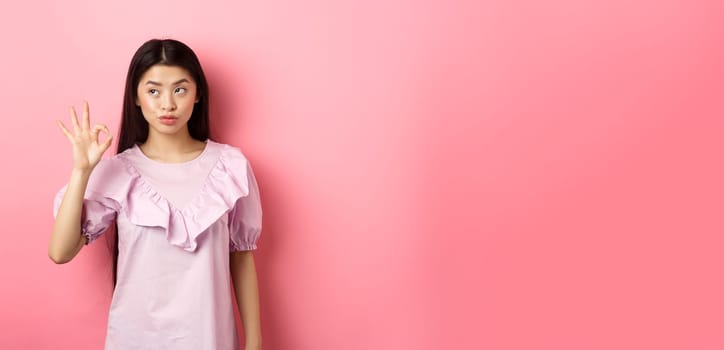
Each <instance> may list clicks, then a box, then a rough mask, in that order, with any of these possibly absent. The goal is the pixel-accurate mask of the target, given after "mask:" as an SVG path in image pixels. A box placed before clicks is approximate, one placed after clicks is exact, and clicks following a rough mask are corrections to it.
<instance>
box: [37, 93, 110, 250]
mask: <svg viewBox="0 0 724 350" xmlns="http://www.w3.org/2000/svg"><path fill="white" fill-rule="evenodd" d="M70 121H71V123H72V124H73V131H72V132H71V131H70V130H68V128H66V127H65V125H64V124H63V122H61V121H60V120H58V121H57V124H58V128H60V131H61V132H63V134H64V135H65V137H66V138H68V141H70V144H71V146H72V148H73V172H72V173H71V175H70V181H68V187H67V188H66V192H65V194H64V195H63V200H62V202H61V204H60V207H59V208H58V213H57V214H56V216H55V222H54V223H53V233H52V235H51V237H50V243H48V256H49V257H50V259H51V260H53V261H54V262H55V263H57V264H63V263H67V262H69V261H71V260H72V259H73V257H75V256H76V254H78V252H79V251H80V249H81V248H83V245H84V244H85V242H86V237H84V236H83V235H82V234H81V227H80V226H81V222H80V220H81V217H82V216H81V213H82V211H83V197H84V195H85V190H86V187H88V180H89V179H90V175H91V172H92V171H93V168H94V167H95V166H96V165H97V164H98V162H100V160H101V156H103V153H104V152H105V151H106V150H107V149H108V147H110V146H111V140H112V137H111V136H110V131H109V130H108V128H107V127H106V126H105V125H102V124H96V125H95V126H93V127H92V128H91V126H90V107H89V106H88V102H87V101H83V115H82V117H81V121H80V122H79V121H78V115H77V114H76V113H75V109H74V108H73V107H71V108H70ZM101 131H105V132H107V133H108V135H109V137H108V138H107V139H106V140H105V141H103V142H99V141H98V136H99V134H100V132H101Z"/></svg>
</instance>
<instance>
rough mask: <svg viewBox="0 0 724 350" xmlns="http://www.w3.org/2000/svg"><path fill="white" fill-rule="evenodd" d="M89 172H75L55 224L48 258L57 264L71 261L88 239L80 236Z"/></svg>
mask: <svg viewBox="0 0 724 350" xmlns="http://www.w3.org/2000/svg"><path fill="white" fill-rule="evenodd" d="M90 173H91V172H90V171H88V170H75V169H74V170H73V172H72V173H71V175H70V181H68V187H67V189H66V192H65V194H64V195H63V201H62V202H61V203H60V207H59V208H58V214H57V215H56V217H55V222H54V223H53V234H52V236H51V237H50V243H49V244H48V256H49V257H50V259H51V260H53V261H54V262H55V263H56V264H64V263H67V262H69V261H71V260H72V259H73V258H74V257H75V256H76V255H77V254H78V252H79V251H80V249H81V248H83V245H84V244H85V241H86V238H85V236H83V235H82V234H80V232H81V231H80V220H81V212H82V210H83V194H84V193H85V189H86V187H87V186H88V179H89V178H90Z"/></svg>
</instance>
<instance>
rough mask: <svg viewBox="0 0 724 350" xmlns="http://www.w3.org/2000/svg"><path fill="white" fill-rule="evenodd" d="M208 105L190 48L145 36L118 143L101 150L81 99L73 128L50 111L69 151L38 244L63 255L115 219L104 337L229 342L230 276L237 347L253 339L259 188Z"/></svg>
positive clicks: (141, 342) (134, 345)
mask: <svg viewBox="0 0 724 350" xmlns="http://www.w3.org/2000/svg"><path fill="white" fill-rule="evenodd" d="M208 107H209V100H208V88H207V85H206V79H205V77H204V73H203V70H202V68H201V65H200V63H199V61H198V58H197V57H196V55H195V54H194V52H193V51H192V50H191V49H190V48H189V47H188V46H186V45H185V44H183V43H181V42H179V41H176V40H156V39H154V40H150V41H148V42H146V43H144V44H143V45H142V46H141V47H140V48H139V49H138V50H137V52H136V54H135V55H134V56H133V59H132V60H131V64H130V67H129V70H128V75H127V77H126V88H125V95H124V99H123V116H122V121H121V130H120V135H119V142H118V150H117V154H116V155H114V156H113V157H111V158H108V159H101V156H102V155H103V153H104V152H105V151H106V150H107V149H108V148H109V147H110V144H111V137H110V132H109V131H108V128H107V127H106V126H103V125H95V126H93V127H91V123H90V115H89V114H90V113H89V107H88V103H87V102H84V109H83V113H82V118H81V120H80V121H78V118H77V115H76V113H75V111H74V110H73V109H72V108H71V122H72V124H73V127H72V129H73V131H71V130H69V129H68V128H67V127H66V126H65V125H64V124H63V123H62V122H60V121H58V126H59V128H60V129H61V131H62V132H63V134H64V135H65V136H66V137H67V138H68V140H69V141H70V143H71V145H72V150H73V162H74V163H73V170H72V172H71V176H70V180H69V182H68V184H67V185H66V186H65V187H63V188H62V189H61V190H60V191H59V192H58V194H57V196H56V199H55V205H54V214H55V217H56V218H55V222H54V225H53V233H52V237H51V239H50V243H49V247H48V253H49V256H50V258H51V259H52V260H53V261H55V262H56V263H66V262H68V261H70V260H71V259H73V257H75V255H76V254H77V253H78V252H79V251H80V249H81V248H82V247H83V246H84V245H87V244H89V243H91V242H93V241H94V240H96V239H97V238H98V237H99V236H100V235H102V234H103V233H104V232H106V230H107V228H109V227H110V226H111V225H116V227H117V231H116V232H117V234H116V238H115V241H116V248H115V251H116V254H114V264H113V266H114V285H115V289H114V293H113V300H112V303H111V306H110V312H109V318H108V329H107V334H106V343H105V349H154V350H157V349H179V350H180V349H195V350H198V349H234V350H235V349H238V340H237V333H236V326H235V321H234V312H233V303H232V300H231V293H230V283H232V282H233V284H234V290H235V297H236V301H237V303H238V305H239V307H240V313H241V316H242V321H243V325H244V333H245V338H246V344H245V349H260V348H261V330H260V324H259V323H260V322H259V298H258V287H257V278H256V268H255V266H254V258H253V255H252V251H253V250H254V249H256V241H257V239H258V238H259V234H260V232H261V217H262V210H261V203H260V199H259V191H258V187H257V183H256V179H255V177H254V173H253V172H252V169H251V166H250V165H249V162H248V161H247V159H246V158H245V157H244V155H243V154H242V152H241V151H240V150H239V149H238V148H235V147H232V146H229V145H225V144H221V143H217V142H214V141H212V140H211V139H210V138H209V119H208ZM101 132H106V133H108V134H109V136H108V137H107V138H106V140H105V141H103V142H101V141H100V140H99V136H100V133H101ZM230 275H231V276H232V277H231V279H230V278H229V276H230Z"/></svg>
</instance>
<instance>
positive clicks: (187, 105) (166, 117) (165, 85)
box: [136, 64, 198, 135]
mask: <svg viewBox="0 0 724 350" xmlns="http://www.w3.org/2000/svg"><path fill="white" fill-rule="evenodd" d="M196 95H197V94H196V82H195V81H194V80H193V78H191V74H189V72H188V71H186V70H185V69H183V68H181V67H177V66H165V65H160V64H157V65H154V66H151V68H149V69H148V70H147V71H146V72H145V73H144V74H143V75H142V76H141V80H140V82H139V83H138V88H137V91H136V96H137V97H136V105H138V106H139V107H141V112H143V117H144V118H145V119H146V121H147V122H148V125H149V132H152V130H153V131H155V132H158V133H161V134H167V135H173V134H176V133H178V132H179V131H181V130H183V131H184V132H188V128H187V126H186V123H187V122H188V121H189V119H190V118H191V113H192V112H193V110H194V104H195V103H196V102H198V97H197V96H196Z"/></svg>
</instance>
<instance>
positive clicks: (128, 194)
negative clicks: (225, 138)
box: [103, 145, 249, 252]
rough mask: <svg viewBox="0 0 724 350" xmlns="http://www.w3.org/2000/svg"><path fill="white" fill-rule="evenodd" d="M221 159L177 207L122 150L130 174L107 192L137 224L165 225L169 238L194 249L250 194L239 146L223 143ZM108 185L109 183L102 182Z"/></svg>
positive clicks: (122, 156)
mask: <svg viewBox="0 0 724 350" xmlns="http://www.w3.org/2000/svg"><path fill="white" fill-rule="evenodd" d="M222 146H223V149H222V150H221V153H220V155H219V159H218V160H217V162H216V164H215V165H214V166H213V167H212V169H211V171H210V172H209V174H208V178H207V179H206V181H205V182H204V184H203V186H202V188H201V191H200V193H199V194H198V195H197V196H196V197H195V198H194V199H193V200H192V201H191V202H189V203H188V204H187V205H186V206H184V207H183V208H175V207H174V206H173V205H172V204H171V203H170V202H169V201H168V200H167V199H166V198H164V197H163V196H162V195H161V194H160V193H159V192H158V191H157V190H156V189H154V187H153V186H151V185H150V184H149V183H148V182H146V181H145V180H144V179H143V177H142V176H141V174H140V173H139V172H138V170H137V169H136V168H135V167H134V166H133V165H132V164H131V162H130V160H128V159H125V157H124V154H119V155H118V157H117V161H119V162H120V163H122V164H123V165H124V167H125V169H124V170H125V171H126V172H128V176H121V177H118V178H123V179H125V181H124V182H123V183H118V184H115V186H113V188H114V190H113V191H111V193H107V195H108V196H109V197H110V198H112V199H113V200H114V201H116V202H118V203H119V207H120V212H121V213H122V214H123V215H125V216H126V217H127V218H128V220H129V221H130V222H131V223H133V224H134V225H138V226H146V227H159V228H162V229H163V231H164V233H165V235H166V239H167V240H168V242H169V243H170V244H172V245H174V246H177V247H180V248H182V249H184V250H186V251H189V252H193V251H195V250H196V247H197V246H198V240H199V237H200V236H201V235H202V234H203V233H204V232H206V230H207V229H208V228H209V227H211V226H212V225H213V224H214V223H215V222H216V221H218V220H219V218H221V216H223V215H224V214H226V213H227V212H229V211H230V210H232V209H233V208H234V205H235V203H236V202H237V200H239V199H240V198H242V197H245V196H247V195H249V183H248V179H247V160H246V158H245V157H244V155H243V154H242V153H241V151H240V150H238V149H236V148H234V147H231V146H229V145H222ZM103 187H104V188H109V186H103Z"/></svg>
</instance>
